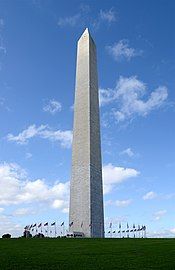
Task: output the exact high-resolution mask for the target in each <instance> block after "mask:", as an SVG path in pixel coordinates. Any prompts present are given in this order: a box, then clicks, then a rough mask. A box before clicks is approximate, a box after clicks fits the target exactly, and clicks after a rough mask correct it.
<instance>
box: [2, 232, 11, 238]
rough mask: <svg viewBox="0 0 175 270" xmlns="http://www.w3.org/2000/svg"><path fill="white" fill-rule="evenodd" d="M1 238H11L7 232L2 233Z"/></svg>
mask: <svg viewBox="0 0 175 270" xmlns="http://www.w3.org/2000/svg"><path fill="white" fill-rule="evenodd" d="M2 238H11V234H9V233H6V234H3V236H2Z"/></svg>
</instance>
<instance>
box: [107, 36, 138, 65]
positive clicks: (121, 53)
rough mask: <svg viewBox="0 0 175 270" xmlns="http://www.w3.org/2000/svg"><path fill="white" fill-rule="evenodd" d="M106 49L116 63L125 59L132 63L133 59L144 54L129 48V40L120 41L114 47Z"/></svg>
mask: <svg viewBox="0 0 175 270" xmlns="http://www.w3.org/2000/svg"><path fill="white" fill-rule="evenodd" d="M106 49H107V51H108V53H109V54H110V55H112V57H113V58H114V60H116V61H120V60H123V59H126V60H128V61H130V60H131V59H132V58H133V57H136V56H139V55H141V54H142V51H140V50H136V49H134V48H131V47H129V41H128V40H127V39H123V40H120V41H119V42H118V43H115V44H114V45H113V46H107V47H106Z"/></svg>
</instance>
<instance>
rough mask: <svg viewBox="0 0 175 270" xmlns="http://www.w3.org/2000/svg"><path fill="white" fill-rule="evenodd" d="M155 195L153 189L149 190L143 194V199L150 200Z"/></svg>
mask: <svg viewBox="0 0 175 270" xmlns="http://www.w3.org/2000/svg"><path fill="white" fill-rule="evenodd" d="M156 197H157V194H156V193H155V192H154V191H150V192H148V193H146V194H145V195H144V196H143V200H152V199H154V198H156Z"/></svg>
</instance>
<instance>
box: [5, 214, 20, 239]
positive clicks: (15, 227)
mask: <svg viewBox="0 0 175 270" xmlns="http://www.w3.org/2000/svg"><path fill="white" fill-rule="evenodd" d="M22 231H23V226H21V225H19V224H17V223H15V222H13V221H12V220H11V218H10V217H9V216H6V215H4V214H0V236H2V235H3V234H5V233H10V234H11V235H12V237H17V236H19V235H21V234H22Z"/></svg>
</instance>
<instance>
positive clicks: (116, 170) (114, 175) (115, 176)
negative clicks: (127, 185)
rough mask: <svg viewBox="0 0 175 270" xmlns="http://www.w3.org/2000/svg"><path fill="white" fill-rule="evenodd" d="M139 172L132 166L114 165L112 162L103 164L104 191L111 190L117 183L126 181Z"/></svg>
mask: <svg viewBox="0 0 175 270" xmlns="http://www.w3.org/2000/svg"><path fill="white" fill-rule="evenodd" d="M138 175H139V172H138V171H137V170H135V169H132V168H123V167H115V166H113V165H112V164H110V163H109V164H107V165H104V166H103V180H104V193H105V194H106V193H109V192H110V191H112V189H113V187H114V186H115V185H117V184H120V183H122V182H123V181H126V180H127V179H129V178H132V177H136V176H138Z"/></svg>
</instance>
